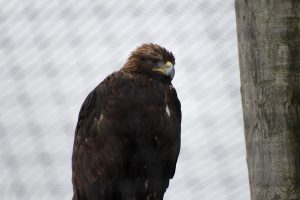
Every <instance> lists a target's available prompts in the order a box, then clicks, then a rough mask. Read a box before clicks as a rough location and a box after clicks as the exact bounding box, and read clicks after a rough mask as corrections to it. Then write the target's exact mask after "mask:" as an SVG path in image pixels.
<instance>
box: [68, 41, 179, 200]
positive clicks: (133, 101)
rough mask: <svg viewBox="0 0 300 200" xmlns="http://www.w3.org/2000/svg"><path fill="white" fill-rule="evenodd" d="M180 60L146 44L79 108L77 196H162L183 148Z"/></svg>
mask: <svg viewBox="0 0 300 200" xmlns="http://www.w3.org/2000/svg"><path fill="white" fill-rule="evenodd" d="M174 65H175V58H174V56H173V54H172V53H171V52H169V51H167V50H166V49H165V48H163V47H161V46H159V45H156V44H143V45H141V46H140V47H138V48H137V49H136V50H135V51H133V52H132V53H131V55H130V56H129V58H128V60H127V62H126V63H125V65H124V66H123V67H122V68H121V69H120V70H119V71H117V72H114V73H112V74H111V75H109V76H108V77H107V78H105V79H104V80H103V81H102V82H101V83H100V84H99V85H98V86H97V87H96V88H95V89H94V90H93V91H92V92H91V93H90V94H89V95H88V96H87V98H86V99H85V101H84V103H83V105H82V107H81V110H80V112H79V117H78V123H77V126H76V131H75V140H74V147H73V155H72V171H73V174H72V182H73V192H74V195H73V200H162V199H163V196H164V193H165V191H166V189H167V187H168V185H169V180H170V179H171V178H172V177H173V176H174V173H175V167H176V162H177V158H178V154H179V150H180V130H181V106H180V101H179V100H178V98H177V93H176V90H175V89H174V87H173V86H172V83H171V81H172V79H173V77H174V74H175V70H174Z"/></svg>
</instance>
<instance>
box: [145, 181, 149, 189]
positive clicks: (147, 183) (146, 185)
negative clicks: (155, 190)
mask: <svg viewBox="0 0 300 200" xmlns="http://www.w3.org/2000/svg"><path fill="white" fill-rule="evenodd" d="M148 186H149V180H146V181H145V188H146V189H147V188H148Z"/></svg>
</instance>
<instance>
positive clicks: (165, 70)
mask: <svg viewBox="0 0 300 200" xmlns="http://www.w3.org/2000/svg"><path fill="white" fill-rule="evenodd" d="M153 71H157V72H160V73H161V74H164V75H166V76H170V77H171V79H173V77H174V75H175V68H174V65H173V63H171V62H170V61H167V62H166V63H161V64H160V65H158V66H157V67H155V68H153Z"/></svg>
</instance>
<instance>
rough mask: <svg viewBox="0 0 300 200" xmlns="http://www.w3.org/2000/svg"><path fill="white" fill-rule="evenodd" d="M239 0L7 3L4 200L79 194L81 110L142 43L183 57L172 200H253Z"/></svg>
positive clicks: (1, 158)
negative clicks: (75, 160)
mask: <svg viewBox="0 0 300 200" xmlns="http://www.w3.org/2000/svg"><path fill="white" fill-rule="evenodd" d="M235 31H236V27H235V13H234V2H233V0H226V1H224V0H198V1H194V0H181V1H174V0H173V1H171V0H152V1H148V0H147V1H146V0H127V1H125V0H124V1H117V0H110V1H103V0H102V1H101V0H98V1H97V0H80V1H79V0H61V1H60V0H51V1H49V0H26V1H25V0H9V1H8V0H0V81H1V82H0V91H1V92H0V113H1V115H0V146H1V150H0V199H1V200H2V199H4V200H14V199H25V200H27V199H28V200H29V199H30V200H34V199H38V200H44V199H62V200H65V199H66V200H67V199H71V196H72V185H71V152H72V145H73V137H74V129H75V125H76V120H77V115H78V112H79V109H80V106H81V104H82V102H83V100H84V98H85V97H86V95H87V94H88V93H89V91H91V90H92V89H93V88H94V87H95V86H96V85H97V84H98V83H99V82H100V81H102V80H103V78H105V77H106V76H107V75H108V74H110V73H112V72H113V71H115V70H118V69H119V68H120V67H121V66H122V64H123V63H124V62H125V60H126V58H127V56H128V54H129V53H130V52H131V51H132V50H133V49H134V48H135V47H136V46H137V45H140V44H141V43H146V42H154V43H158V44H161V45H163V46H165V47H166V48H167V49H169V50H171V51H172V52H173V53H174V54H175V57H176V75H175V79H174V81H173V84H174V86H175V87H176V88H177V91H178V95H179V98H180V99H181V102H182V111H183V122H182V149H181V154H180V157H179V161H178V165H177V171H176V175H175V177H174V179H172V180H171V184H170V187H169V189H168V191H167V193H166V195H165V199H166V200H182V199H184V200H200V199H201V200H211V199H218V200H233V199H237V200H249V199H250V196H249V189H248V179H247V168H246V160H245V157H246V156H245V147H244V146H245V143H244V135H243V123H242V110H241V100H240V92H239V86H240V83H239V71H238V55H237V41H236V32H235Z"/></svg>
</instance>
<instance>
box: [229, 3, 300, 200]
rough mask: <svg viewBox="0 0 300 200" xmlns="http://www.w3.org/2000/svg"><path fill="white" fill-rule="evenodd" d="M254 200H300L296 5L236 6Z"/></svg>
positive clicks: (299, 11)
mask: <svg viewBox="0 0 300 200" xmlns="http://www.w3.org/2000/svg"><path fill="white" fill-rule="evenodd" d="M235 3H236V4H235V6H236V18H237V33H238V48H239V63H240V73H241V95H242V104H243V115H244V127H245V139H246V149H247V164H248V171H249V182H250V190H251V199H252V200H281V199H282V200H300V0H236V1H235Z"/></svg>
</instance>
